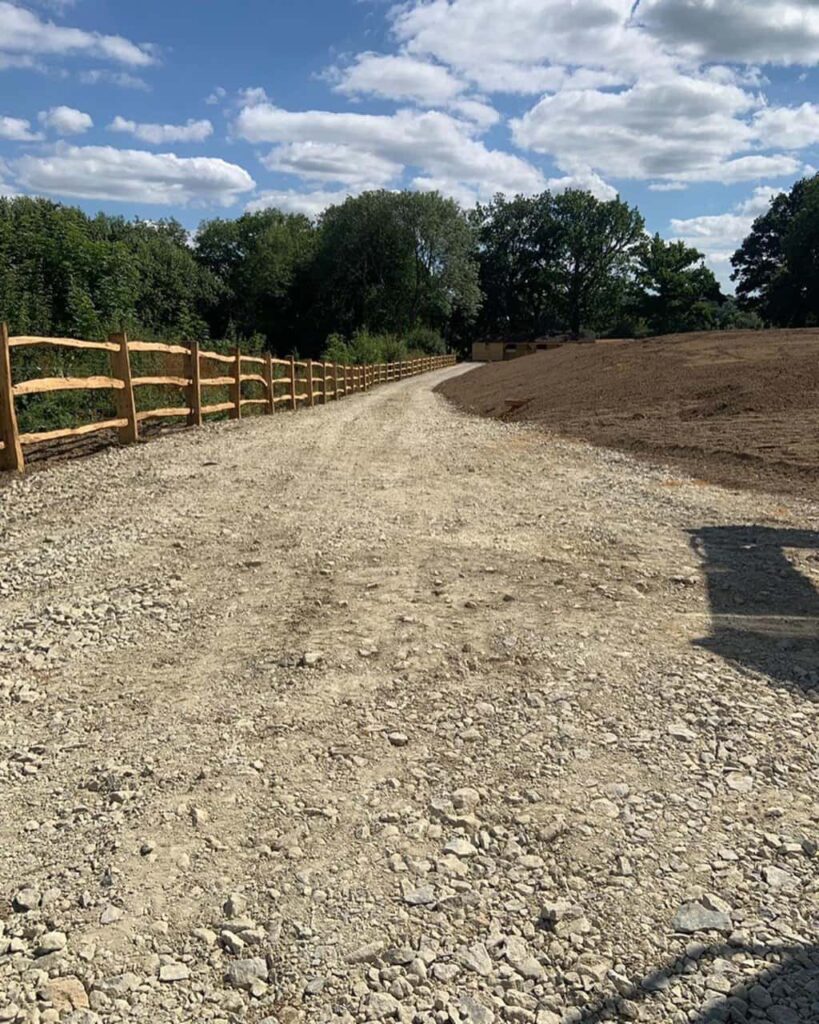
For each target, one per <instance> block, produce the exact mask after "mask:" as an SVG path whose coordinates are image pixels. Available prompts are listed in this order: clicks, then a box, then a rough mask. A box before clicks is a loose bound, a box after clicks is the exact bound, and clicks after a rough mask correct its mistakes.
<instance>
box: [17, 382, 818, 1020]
mask: <svg viewBox="0 0 819 1024" xmlns="http://www.w3.org/2000/svg"><path fill="white" fill-rule="evenodd" d="M462 372H464V369H463V368H456V369H453V370H447V371H442V372H441V373H439V374H434V375H431V376H430V377H429V378H427V377H424V378H421V379H413V380H409V381H404V382H401V383H398V384H395V385H391V386H390V387H388V388H383V389H380V390H378V391H375V392H373V393H371V394H369V395H362V396H357V397H354V398H350V399H348V400H346V401H343V402H340V403H338V404H337V405H333V406H331V407H329V408H326V409H316V410H312V411H306V412H302V413H299V414H298V415H296V416H294V415H290V414H281V415H277V416H276V417H274V418H272V419H271V418H259V419H254V420H252V421H246V422H244V423H241V424H219V425H213V426H209V427H206V428H203V429H202V430H199V431H189V432H185V433H180V434H175V435H171V436H168V437H164V438H162V439H160V440H157V441H152V442H151V443H149V444H147V445H144V446H137V447H133V448H130V449H112V450H109V451H106V452H104V453H101V454H99V455H96V456H94V457H92V458H89V459H86V460H83V461H79V462H72V463H65V464H61V465H58V466H56V467H54V468H53V469H50V470H48V471H44V472H40V473H35V474H33V475H31V476H30V477H27V478H23V479H19V480H8V481H6V482H4V483H3V484H2V485H0V530H1V531H2V532H0V722H1V723H2V729H1V730H0V1022H2V1024H22V1022H27V1024H29V1022H30V1024H36V1022H41V1024H47V1022H48V1024H51V1022H58V1021H59V1022H71V1024H96V1022H105V1024H108V1022H111V1024H117V1022H123V1024H127V1022H138V1021H145V1022H151V1024H163V1022H177V1021H178V1022H183V1021H185V1022H186V1021H197V1022H198V1021H209V1022H214V1024H217V1022H218V1024H227V1022H234V1021H242V1022H249V1024H260V1022H265V1024H273V1022H278V1024H297V1022H302V1021H304V1022H330V1021H338V1022H342V1024H353V1022H364V1021H400V1022H402V1024H493V1022H494V1021H498V1022H503V1021H506V1022H510V1024H592V1022H597V1021H603V1020H616V1021H630V1020H635V1021H650V1022H657V1024H660V1022H662V1024H693V1022H704V1021H761V1022H773V1024H804V1022H811V1021H813V1022H815V1021H819V856H817V843H818V842H819V742H818V741H817V736H819V729H818V728H817V726H819V634H818V633H817V621H819V610H818V609H817V602H819V596H817V592H818V591H819V506H817V505H816V504H812V503H810V502H808V501H802V500H797V499H792V498H787V499H786V498H782V497H779V496H776V495H765V494H750V493H742V492H735V491H730V490H726V489H721V488H718V487H712V486H702V485H701V484H700V483H698V482H695V481H692V480H688V479H685V478H683V479H681V478H679V476H677V475H675V474H674V473H673V472H672V471H669V470H668V469H665V468H663V467H660V466H652V465H648V464H645V463H642V462H640V463H638V462H635V461H633V460H632V459H631V458H629V457H628V456H626V455H622V454H619V453H616V452H612V451H607V450H604V449H594V448H591V447H589V446H586V445H583V444H579V443H574V442H570V441H566V440H562V439H559V438H554V437H549V436H547V435H544V434H542V433H540V432H538V431H537V430H535V429H532V428H529V427H526V426H520V425H505V424H502V423H498V422H494V421H489V420H479V419H474V418H471V417H468V416H466V415H464V414H461V413H459V412H457V411H455V410H454V409H453V408H452V407H450V406H449V405H448V404H447V403H446V402H445V400H444V399H443V398H441V397H440V396H438V395H436V394H433V393H432V390H431V388H432V387H433V386H434V385H435V384H436V383H437V382H440V381H441V380H444V379H446V378H447V377H450V376H454V375H456V374H458V373H462ZM812 595H813V596H812Z"/></svg>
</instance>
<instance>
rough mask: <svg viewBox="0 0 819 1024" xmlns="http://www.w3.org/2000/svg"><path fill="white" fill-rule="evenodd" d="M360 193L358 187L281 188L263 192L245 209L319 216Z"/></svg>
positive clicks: (252, 211) (254, 211)
mask: <svg viewBox="0 0 819 1024" xmlns="http://www.w3.org/2000/svg"><path fill="white" fill-rule="evenodd" d="M351 195H353V196H355V195H359V191H358V190H356V189H340V190H338V191H335V192H334V191H329V190H323V189H318V190H316V191H314V192H299V191H297V190H296V189H281V190H272V191H267V192H261V193H260V194H259V195H258V196H256V198H255V199H252V200H251V201H250V202H249V203H248V204H247V206H246V207H245V209H246V210H247V212H248V213H258V212H259V211H260V210H269V209H275V210H282V211H283V212H284V213H303V214H305V215H306V216H307V217H311V218H314V217H318V216H319V215H320V214H322V213H324V211H325V210H326V209H327V208H328V207H329V206H337V205H338V204H339V203H343V202H344V200H345V199H347V198H348V197H349V196H351Z"/></svg>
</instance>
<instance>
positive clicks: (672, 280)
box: [633, 235, 722, 334]
mask: <svg viewBox="0 0 819 1024" xmlns="http://www.w3.org/2000/svg"><path fill="white" fill-rule="evenodd" d="M635 255H636V260H635V265H634V278H635V282H634V283H635V288H636V294H635V296H634V299H633V306H634V313H635V315H636V316H637V317H641V318H643V319H644V320H645V321H646V323H647V325H648V329H649V331H650V332H651V333H652V334H671V333H675V332H680V331H697V330H705V329H707V328H708V327H709V326H711V320H712V319H713V318H709V312H708V311H709V306H708V304H709V303H711V304H714V303H719V302H720V301H721V300H722V292H721V290H720V287H719V284H718V283H717V279H716V277H714V274H713V272H712V271H711V270H709V269H708V267H706V266H704V265H703V260H704V258H705V257H704V256H703V254H702V253H701V252H698V251H697V250H696V249H692V248H691V247H689V246H687V245H686V244H685V243H684V242H665V241H663V239H662V238H660V236H659V235H654V237H653V238H649V239H646V240H645V241H644V243H643V244H642V245H641V246H640V247H639V248H638V249H637V251H636V254H635Z"/></svg>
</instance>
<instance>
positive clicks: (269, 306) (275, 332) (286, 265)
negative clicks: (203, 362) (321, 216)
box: [195, 210, 317, 350]
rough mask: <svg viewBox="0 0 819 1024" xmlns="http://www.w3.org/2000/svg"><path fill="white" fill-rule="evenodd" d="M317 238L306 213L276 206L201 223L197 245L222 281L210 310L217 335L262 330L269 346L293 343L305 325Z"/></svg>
mask: <svg viewBox="0 0 819 1024" xmlns="http://www.w3.org/2000/svg"><path fill="white" fill-rule="evenodd" d="M316 242H317V230H316V227H315V225H314V224H313V223H312V222H311V221H310V220H309V219H308V218H307V217H304V216H302V215H301V214H286V213H282V212H281V211H279V210H263V211H260V212H258V213H248V214H245V215H244V216H242V217H239V218H238V219H237V220H211V221H206V222H205V223H203V224H202V225H201V227H200V228H199V231H198V233H197V236H196V242H195V251H196V258H197V259H198V261H199V263H200V264H201V265H202V266H203V267H205V268H206V269H207V270H208V271H209V272H210V273H211V274H213V275H214V277H215V278H216V279H217V280H218V281H219V284H220V293H219V296H218V298H217V301H216V303H215V305H214V307H213V309H212V311H211V328H212V330H213V331H214V332H215V333H216V334H217V336H219V337H234V338H237V339H241V338H250V337H253V336H254V335H256V334H262V335H264V336H265V337H266V339H267V341H268V344H269V345H270V346H271V347H273V348H275V347H276V346H279V347H280V348H281V349H282V350H285V349H289V348H290V347H292V346H296V347H297V346H298V345H299V343H300V342H302V341H303V340H304V337H305V333H306V332H307V330H308V329H309V325H307V324H306V322H305V318H306V317H307V316H308V315H309V309H310V302H309V294H308V292H309V286H310V274H311V271H312V264H313V259H314V255H315V249H316Z"/></svg>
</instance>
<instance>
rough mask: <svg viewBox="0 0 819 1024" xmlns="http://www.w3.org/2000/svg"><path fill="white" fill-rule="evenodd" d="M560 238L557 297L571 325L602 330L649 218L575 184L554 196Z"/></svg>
mask: <svg viewBox="0 0 819 1024" xmlns="http://www.w3.org/2000/svg"><path fill="white" fill-rule="evenodd" d="M552 217H553V223H554V230H555V232H556V234H557V238H558V296H559V299H560V303H561V305H562V308H563V311H564V315H565V318H566V322H567V324H568V327H569V330H570V331H571V332H572V333H573V334H579V333H580V331H581V330H582V329H583V328H591V329H600V328H603V327H605V325H607V324H608V323H610V322H611V320H612V314H613V311H614V310H615V309H616V307H617V305H618V304H619V301H620V298H621V296H622V293H623V290H624V288H625V286H626V282H627V279H628V274H629V271H630V267H631V263H632V261H633V259H634V257H635V255H636V254H637V252H638V250H639V247H640V245H641V243H642V241H643V236H644V230H645V221H644V220H643V217H642V214H641V213H640V212H639V210H637V208H636V207H633V206H629V205H628V204H627V203H625V202H623V201H622V200H621V199H610V200H607V201H602V200H600V199H597V198H596V197H595V196H593V195H592V194H591V193H590V192H583V191H580V190H579V189H570V190H568V191H567V192H563V193H562V194H561V195H558V196H555V197H554V198H553V200H552Z"/></svg>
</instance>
